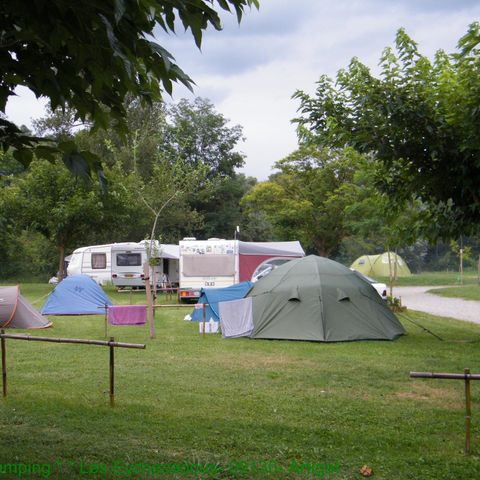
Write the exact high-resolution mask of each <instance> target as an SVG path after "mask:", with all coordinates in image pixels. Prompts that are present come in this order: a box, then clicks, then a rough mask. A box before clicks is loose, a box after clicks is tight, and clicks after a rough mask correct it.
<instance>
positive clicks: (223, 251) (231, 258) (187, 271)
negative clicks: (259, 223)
mask: <svg viewBox="0 0 480 480" xmlns="http://www.w3.org/2000/svg"><path fill="white" fill-rule="evenodd" d="M179 246H180V285H179V290H178V296H179V298H180V300H181V301H191V300H196V299H198V297H199V296H200V290H201V289H202V288H209V287H213V288H222V287H228V286H230V285H234V284H236V283H239V282H244V281H247V280H248V281H255V280H256V279H258V278H260V277H261V276H262V274H265V272H266V271H267V270H268V271H271V269H272V268H275V267H276V266H278V265H280V264H282V263H285V262H287V261H289V260H292V259H294V258H300V257H303V256H305V252H304V251H303V248H302V246H301V245H300V242H298V241H294V242H242V241H239V240H223V239H218V238H210V239H208V240H196V239H195V238H185V239H183V240H181V241H180V244H179Z"/></svg>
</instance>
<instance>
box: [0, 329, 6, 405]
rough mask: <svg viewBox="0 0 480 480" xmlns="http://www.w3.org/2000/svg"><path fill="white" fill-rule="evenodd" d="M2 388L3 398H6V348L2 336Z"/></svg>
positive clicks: (3, 331)
mask: <svg viewBox="0 0 480 480" xmlns="http://www.w3.org/2000/svg"><path fill="white" fill-rule="evenodd" d="M1 333H2V335H3V334H4V333H5V330H2V332H1ZM0 343H1V344H2V386H3V396H4V397H6V396H7V346H6V343H5V338H4V337H3V336H2V338H1V342H0Z"/></svg>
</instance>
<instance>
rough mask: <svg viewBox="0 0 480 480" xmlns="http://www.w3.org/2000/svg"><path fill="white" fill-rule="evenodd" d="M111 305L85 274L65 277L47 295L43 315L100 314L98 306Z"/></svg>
mask: <svg viewBox="0 0 480 480" xmlns="http://www.w3.org/2000/svg"><path fill="white" fill-rule="evenodd" d="M106 305H112V301H111V300H110V299H109V298H108V297H107V295H106V294H105V292H104V291H103V290H102V288H101V287H100V286H99V285H97V283H96V282H95V280H92V279H91V278H90V277H87V275H75V276H73V277H66V278H65V279H63V280H62V281H61V282H60V283H59V284H58V285H57V286H56V287H55V290H54V291H53V292H52V293H51V294H50V295H49V297H48V299H47V302H46V303H45V305H44V306H43V307H42V309H41V310H40V313H42V314H43V315H101V314H103V313H105V312H104V311H102V309H101V308H99V307H105V306H106Z"/></svg>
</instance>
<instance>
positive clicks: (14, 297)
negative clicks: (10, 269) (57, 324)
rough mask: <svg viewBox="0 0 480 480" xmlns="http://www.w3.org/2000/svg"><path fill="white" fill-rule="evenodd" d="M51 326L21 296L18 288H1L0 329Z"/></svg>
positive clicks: (50, 323)
mask: <svg viewBox="0 0 480 480" xmlns="http://www.w3.org/2000/svg"><path fill="white" fill-rule="evenodd" d="M51 325H52V322H50V321H49V320H47V319H46V318H45V317H43V316H42V315H40V313H39V312H37V310H35V308H33V306H32V305H30V303H29V302H28V301H27V300H26V299H25V298H24V297H22V295H20V288H19V287H18V286H13V287H0V328H21V329H31V328H32V329H35V328H47V327H50V326H51Z"/></svg>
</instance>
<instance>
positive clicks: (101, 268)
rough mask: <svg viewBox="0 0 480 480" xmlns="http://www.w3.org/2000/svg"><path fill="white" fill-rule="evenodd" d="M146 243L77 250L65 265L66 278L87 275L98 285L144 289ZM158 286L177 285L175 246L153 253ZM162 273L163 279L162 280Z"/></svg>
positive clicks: (111, 244) (163, 247)
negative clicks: (165, 283)
mask: <svg viewBox="0 0 480 480" xmlns="http://www.w3.org/2000/svg"><path fill="white" fill-rule="evenodd" d="M146 248H147V246H146V242H145V241H142V242H139V243H136V242H124V243H110V244H106V245H92V246H88V247H81V248H77V249H76V250H75V251H74V252H73V253H72V255H71V260H70V263H69V264H68V268H67V274H68V275H72V276H73V275H88V276H89V277H91V278H93V279H94V280H95V281H96V282H97V283H98V284H99V285H105V284H106V283H108V282H112V283H113V284H114V285H115V286H117V287H128V286H133V287H143V286H144V281H143V278H144V277H143V264H144V263H145V262H146V261H147V252H146ZM155 255H156V256H158V257H159V258H158V266H157V267H156V268H155V272H156V278H157V282H158V284H159V285H161V284H163V282H162V279H164V280H165V278H166V282H167V284H168V285H169V286H173V287H176V286H177V285H178V245H162V246H161V247H158V245H157V248H156V250H155ZM162 274H165V275H166V277H163V276H162Z"/></svg>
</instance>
